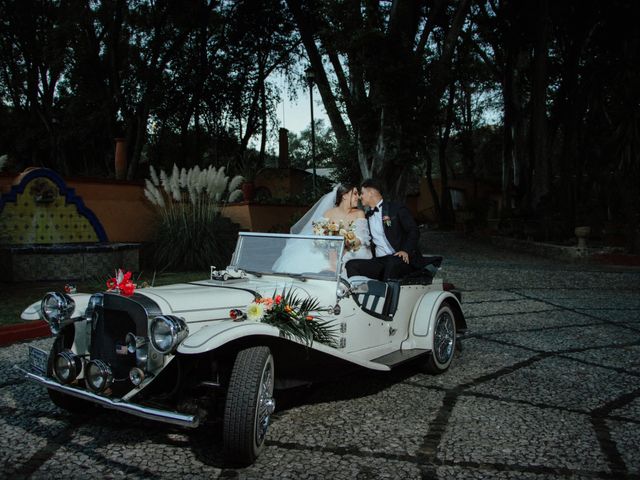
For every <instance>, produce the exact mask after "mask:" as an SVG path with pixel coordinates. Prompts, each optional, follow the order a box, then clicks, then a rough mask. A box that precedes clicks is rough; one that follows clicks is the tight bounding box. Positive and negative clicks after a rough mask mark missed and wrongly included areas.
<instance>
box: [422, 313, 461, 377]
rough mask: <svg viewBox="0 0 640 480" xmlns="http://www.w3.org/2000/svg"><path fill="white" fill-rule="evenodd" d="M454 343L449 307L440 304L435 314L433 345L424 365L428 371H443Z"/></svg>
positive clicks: (449, 358)
mask: <svg viewBox="0 0 640 480" xmlns="http://www.w3.org/2000/svg"><path fill="white" fill-rule="evenodd" d="M455 345H456V322H455V316H454V314H453V311H452V310H451V308H450V307H449V306H448V305H447V304H444V305H441V306H440V308H439V309H438V313H437V315H436V321H435V326H434V328H433V346H432V348H431V353H430V354H429V358H428V360H427V362H426V363H425V365H424V369H425V371H427V372H428V373H434V374H440V373H443V372H445V371H446V370H447V369H448V368H449V365H451V360H453V354H454V351H455Z"/></svg>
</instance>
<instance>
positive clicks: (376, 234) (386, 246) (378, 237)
mask: <svg viewBox="0 0 640 480" xmlns="http://www.w3.org/2000/svg"><path fill="white" fill-rule="evenodd" d="M382 202H383V200H380V201H379V202H378V204H377V205H376V207H377V208H378V211H377V212H374V213H373V215H371V216H370V217H369V229H370V230H371V239H372V240H373V244H374V245H375V246H376V257H384V256H385V255H393V254H394V253H396V251H395V250H394V249H393V247H392V246H391V244H390V243H389V240H387V236H386V235H385V234H384V226H383V225H382Z"/></svg>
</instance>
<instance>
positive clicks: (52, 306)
mask: <svg viewBox="0 0 640 480" xmlns="http://www.w3.org/2000/svg"><path fill="white" fill-rule="evenodd" d="M40 308H41V309H42V316H43V317H44V319H45V320H46V321H47V323H49V328H50V329H51V333H53V334H54V335H57V334H58V332H59V331H60V328H61V327H62V326H64V322H66V321H67V320H69V319H70V318H71V315H73V311H74V310H75V308H76V302H74V301H73V299H72V298H71V297H70V296H69V295H66V294H64V293H59V292H49V293H47V294H46V295H45V296H44V298H43V299H42V303H41V304H40Z"/></svg>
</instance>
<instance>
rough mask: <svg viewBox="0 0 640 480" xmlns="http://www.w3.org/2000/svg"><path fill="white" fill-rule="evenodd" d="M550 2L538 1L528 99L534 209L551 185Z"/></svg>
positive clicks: (530, 197)
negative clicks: (549, 159)
mask: <svg viewBox="0 0 640 480" xmlns="http://www.w3.org/2000/svg"><path fill="white" fill-rule="evenodd" d="M548 14H549V0H538V17H539V21H538V22H537V25H539V27H538V29H537V31H536V43H535V49H534V52H535V53H534V58H533V75H532V77H533V85H532V93H531V94H532V99H531V136H530V150H529V151H530V158H531V190H530V195H529V196H528V198H527V203H528V204H529V205H530V206H531V207H532V208H534V209H535V208H536V206H537V204H538V202H539V201H540V198H541V197H543V196H544V195H546V194H547V193H549V188H550V185H551V182H550V180H551V179H550V177H549V174H550V172H549V170H550V169H549V163H548V157H547V148H546V146H547V106H546V99H547V82H548V80H547V54H548V50H547V37H548V31H549V19H548Z"/></svg>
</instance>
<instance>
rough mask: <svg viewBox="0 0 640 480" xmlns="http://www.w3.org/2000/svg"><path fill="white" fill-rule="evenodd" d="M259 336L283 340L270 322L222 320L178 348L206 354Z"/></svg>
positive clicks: (350, 359) (364, 362) (339, 355)
mask: <svg viewBox="0 0 640 480" xmlns="http://www.w3.org/2000/svg"><path fill="white" fill-rule="evenodd" d="M256 336H261V337H265V336H269V337H277V338H280V339H283V337H282V335H280V330H279V329H278V328H276V327H274V326H272V325H268V324H266V323H262V322H251V321H243V322H234V321H233V320H226V321H218V322H215V323H210V324H208V325H204V326H202V327H201V328H199V329H198V330H197V331H194V332H193V334H191V335H189V336H188V337H187V338H186V339H185V340H184V341H183V342H182V343H181V344H180V346H179V347H178V353H179V354H185V355H194V354H199V353H206V352H209V351H212V350H215V349H216V348H219V347H222V346H223V345H225V344H227V343H230V342H232V341H235V340H238V339H240V338H249V337H256ZM285 340H286V341H290V342H294V343H298V344H301V345H306V344H305V343H304V342H302V341H299V340H296V339H295V338H290V339H285ZM306 346H307V347H308V348H311V349H313V350H318V351H320V352H322V353H325V354H328V355H331V356H334V357H337V358H340V359H342V360H345V361H347V362H350V363H353V364H356V365H359V366H361V367H365V368H369V369H372V370H380V371H388V370H390V368H389V367H388V366H387V365H383V364H380V363H375V362H370V361H368V360H364V359H361V358H358V357H356V356H355V355H351V354H348V353H343V352H341V351H340V350H338V349H335V348H332V347H329V346H327V345H324V344H322V343H320V342H313V343H312V344H311V345H306Z"/></svg>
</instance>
